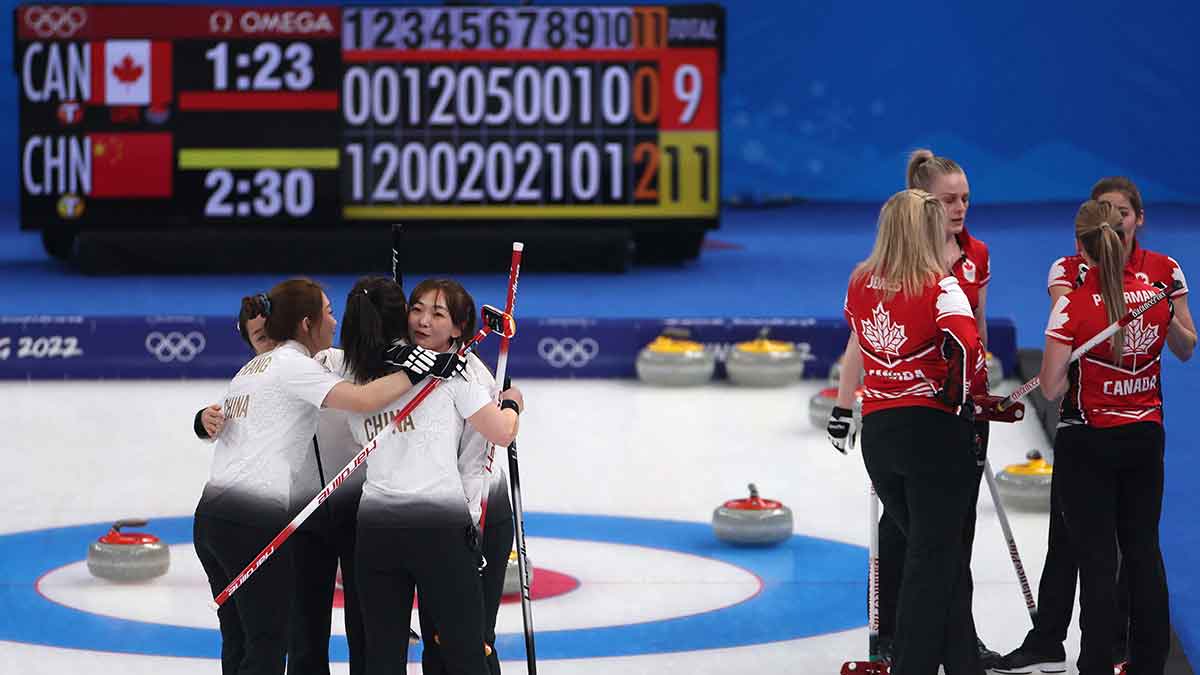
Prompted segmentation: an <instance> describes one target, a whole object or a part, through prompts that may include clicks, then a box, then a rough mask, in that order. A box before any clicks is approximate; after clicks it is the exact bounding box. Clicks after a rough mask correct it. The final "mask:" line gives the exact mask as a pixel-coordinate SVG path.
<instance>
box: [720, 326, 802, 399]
mask: <svg viewBox="0 0 1200 675" xmlns="http://www.w3.org/2000/svg"><path fill="white" fill-rule="evenodd" d="M725 371H726V372H728V373H729V379H730V380H731V381H732V382H733V383H734V384H740V385H742V386H746V387H782V386H784V385H787V384H791V383H793V382H795V381H796V380H799V379H800V376H801V375H803V374H804V357H803V356H801V354H800V352H798V351H796V346H795V345H793V344H792V343H790V342H783V341H780V340H768V339H767V336H766V335H765V334H764V335H760V336H759V337H758V339H756V340H751V341H749V342H739V343H737V344H735V345H734V346H733V349H731V350H729V356H728V357H727V358H726V359H725Z"/></svg>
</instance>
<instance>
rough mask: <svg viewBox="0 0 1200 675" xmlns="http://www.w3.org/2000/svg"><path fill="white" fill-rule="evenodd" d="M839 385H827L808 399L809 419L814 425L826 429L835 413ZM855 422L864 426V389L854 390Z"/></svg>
mask: <svg viewBox="0 0 1200 675" xmlns="http://www.w3.org/2000/svg"><path fill="white" fill-rule="evenodd" d="M837 393H838V390H837V387H826V388H825V389H822V390H821V391H818V392H817V393H815V394H813V395H812V398H810V399H808V421H809V423H811V424H812V425H813V426H814V427H816V428H818V429H821V430H824V429H825V426H826V425H828V424H829V416H830V415H832V414H833V406H834V405H835V404H836V403H837ZM854 424H855V425H857V426H858V427H859V428H862V389H859V390H857V391H855V392H854Z"/></svg>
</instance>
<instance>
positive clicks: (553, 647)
mask: <svg viewBox="0 0 1200 675" xmlns="http://www.w3.org/2000/svg"><path fill="white" fill-rule="evenodd" d="M525 521H526V525H527V528H528V530H527V531H531V532H533V533H536V536H538V537H552V538H557V539H572V540H578V541H598V542H608V543H613V544H627V545H634V546H644V547H647V548H655V549H663V550H667V551H674V552H677V553H685V554H690V555H697V556H701V557H705V558H709V559H712V560H718V561H721V562H725V563H728V564H731V565H735V566H737V567H740V568H742V569H745V570H746V571H748V572H750V573H752V574H754V575H756V576H757V577H758V578H759V579H760V580H761V582H762V585H763V586H762V590H761V591H760V592H759V593H758V594H757V595H755V596H754V597H752V598H749V599H747V600H745V601H743V602H739V603H736V604H734V605H731V606H729V607H724V608H721V609H716V610H711V611H707V612H702V613H699V614H693V615H689V616H681V617H674V618H670V619H662V620H658V621H650V622H646V623H637V624H628V625H621V626H607V627H599V628H581V629H571V630H547V631H537V633H536V644H537V652H538V656H539V657H541V658H545V659H580V658H599V657H609V656H636V655H644V654H663V653H669V652H681V651H694V650H702V649H718V648H726V647H742V646H746V645H754V644H762V643H766V642H778V641H783V640H792V639H797V638H804V637H811V636H814V635H820V634H824V633H831V632H837V631H842V630H847V629H850V628H855V627H858V626H862V625H863V623H864V618H865V614H866V612H865V611H864V607H863V605H864V604H865V600H866V581H865V579H864V577H865V574H864V571H865V570H866V551H865V549H863V548H862V547H860V546H853V545H850V544H844V543H839V542H834V541H829V540H825V539H817V538H814V537H804V536H799V535H796V536H793V537H791V538H790V539H788V540H787V541H785V542H783V543H782V544H780V545H778V546H774V547H769V548H742V547H733V546H729V545H727V544H723V543H721V542H720V541H718V540H717V539H716V538H715V537H714V536H713V533H712V529H711V528H710V527H709V526H708V525H705V524H702V523H690V522H681V521H670V520H652V519H646V518H626V517H617V516H589V515H573V514H572V515H568V514H558V513H527V514H525ZM107 527H108V524H107V523H100V524H91V525H79V526H74V527H61V528H55V529H48V530H35V531H32V532H20V533H16V534H8V535H0V579H3V580H4V581H5V582H6V583H5V584H3V585H0V616H4V617H7V618H6V619H5V620H4V621H2V622H0V640H10V641H14V642H24V643H28V644H35V645H45V646H48V647H65V648H70V649H85V650H92V651H107V652H118V653H127V654H146V655H154V656H180V657H192V658H220V646H221V639H220V635H219V633H218V632H217V631H216V630H213V629H205V628H189V627H185V626H169V625H163V624H156V623H148V622H143V621H135V620H131V619H119V618H114V617H108V616H101V615H98V614H90V613H87V612H83V611H80V610H77V609H73V608H70V607H65V606H63V605H59V604H57V603H54V602H51V601H50V600H47V599H46V598H44V597H43V596H42V595H41V594H39V593H38V591H37V589H36V584H37V581H38V579H39V578H41V577H42V576H43V575H44V574H46V573H47V572H48V571H50V570H54V569H57V568H59V567H62V566H64V565H69V564H71V563H75V562H79V561H80V560H81V554H82V553H84V552H85V551H86V545H87V542H89V541H92V540H93V539H95V537H97V536H98V535H99V534H102V533H103V532H105V531H106V530H107ZM153 532H154V533H155V534H156V535H158V536H159V537H160V538H161V539H162V541H163V542H164V543H166V544H170V545H176V544H187V543H189V542H191V540H192V519H191V517H190V516H189V517H176V518H161V519H156V520H154V523H153ZM203 600H204V599H203V598H197V599H196V601H197V602H202V601H203ZM534 618H535V620H536V618H537V617H536V614H535V615H534ZM534 625H535V627H536V622H535V624H534ZM496 643H497V644H496V647H497V650H498V651H499V652H500V654H502V655H503V656H504V658H505V659H522V658H524V654H525V645H524V638H523V636H522V635H521V634H519V633H518V634H511V633H510V634H502V635H499V636H497V640H496ZM419 654H420V652H419V648H417V649H416V650H414V651H413V652H410V659H412V660H416V659H419ZM330 658H331V659H332V660H335V661H345V660H346V658H347V649H346V640H345V638H344V637H342V636H340V635H335V636H333V638H332V639H331V640H330Z"/></svg>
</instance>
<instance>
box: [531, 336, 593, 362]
mask: <svg viewBox="0 0 1200 675" xmlns="http://www.w3.org/2000/svg"><path fill="white" fill-rule="evenodd" d="M537 350H538V356H540V357H542V360H544V361H545V362H546V363H548V364H550V366H551V367H552V368H566V367H567V366H570V367H571V368H582V367H584V366H586V365H587V364H588V363H589V362H590V361H591V360H592V359H594V358H596V355H597V354H599V353H600V344H599V343H597V342H596V341H595V340H593V339H592V338H583V339H582V340H576V339H575V338H570V337H565V338H561V339H557V338H552V337H544V338H542V339H541V340H538V345H537Z"/></svg>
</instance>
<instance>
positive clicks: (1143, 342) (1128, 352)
mask: <svg viewBox="0 0 1200 675" xmlns="http://www.w3.org/2000/svg"><path fill="white" fill-rule="evenodd" d="M1156 342H1158V325H1157V324H1155V325H1151V326H1150V327H1149V328H1147V327H1146V324H1145V323H1144V322H1143V321H1142V317H1140V316H1139V317H1138V319H1137V321H1134V322H1132V323H1130V324H1129V325H1128V326H1125V350H1124V353H1123V355H1124V356H1133V355H1137V354H1149V353H1150V348H1151V347H1153V346H1154V343H1156Z"/></svg>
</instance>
